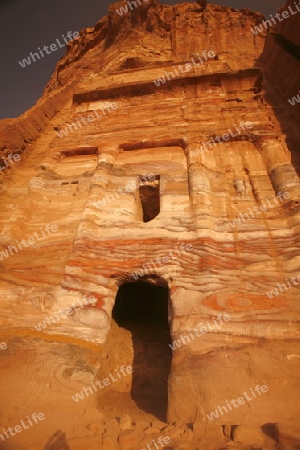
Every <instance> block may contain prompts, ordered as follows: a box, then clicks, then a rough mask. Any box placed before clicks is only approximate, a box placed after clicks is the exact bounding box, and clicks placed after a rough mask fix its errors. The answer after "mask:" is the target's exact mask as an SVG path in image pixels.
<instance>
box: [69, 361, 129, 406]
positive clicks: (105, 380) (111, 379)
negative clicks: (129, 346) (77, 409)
mask: <svg viewBox="0 0 300 450" xmlns="http://www.w3.org/2000/svg"><path fill="white" fill-rule="evenodd" d="M115 372H116V373H114V374H112V373H110V374H109V375H108V376H109V378H108V377H107V378H103V380H101V381H100V380H96V381H95V384H96V385H97V386H98V387H99V388H100V389H104V388H105V386H109V385H110V384H111V382H113V383H115V382H116V381H118V380H121V377H122V376H121V374H122V375H123V377H125V376H126V375H127V374H130V373H132V372H133V368H132V367H131V366H127V367H125V366H122V367H121V368H120V369H119V370H118V369H115ZM120 372H121V373H120ZM114 375H115V376H116V377H117V378H115V377H114ZM102 383H103V384H102ZM91 384H92V387H93V389H94V392H97V387H96V386H95V384H94V383H91ZM93 389H92V388H91V387H84V388H83V390H82V391H80V392H78V393H77V394H75V395H71V397H72V399H73V400H74V402H76V403H77V402H78V401H79V400H83V399H84V396H85V395H86V396H87V397H88V396H89V395H90V394H93Z"/></svg>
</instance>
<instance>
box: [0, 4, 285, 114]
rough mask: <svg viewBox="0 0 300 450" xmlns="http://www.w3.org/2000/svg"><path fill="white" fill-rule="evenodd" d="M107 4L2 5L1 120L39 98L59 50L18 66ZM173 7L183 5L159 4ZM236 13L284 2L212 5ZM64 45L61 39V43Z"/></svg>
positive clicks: (90, 22)
mask: <svg viewBox="0 0 300 450" xmlns="http://www.w3.org/2000/svg"><path fill="white" fill-rule="evenodd" d="M111 3H115V2H113V1H111V0H0V61H1V71H0V100H1V101H0V119H3V118H8V117H17V116H19V115H20V114H22V113H23V112H24V111H26V110H27V109H28V108H30V107H31V106H32V105H33V104H34V103H35V102H36V101H37V99H38V98H39V97H40V96H41V94H42V92H43V90H44V87H45V85H46V84H47V82H48V81H49V79H50V76H51V74H52V72H53V71H54V68H55V65H56V63H57V61H58V60H59V59H60V58H61V57H62V56H63V55H64V54H65V51H66V47H64V48H60V49H59V50H57V51H55V52H51V54H49V55H46V56H45V57H44V58H41V59H40V60H37V61H36V62H34V63H31V65H30V66H26V67H25V68H22V67H21V66H20V65H19V63H18V61H20V60H21V61H22V60H23V59H24V58H26V57H27V56H29V53H30V52H36V51H37V49H38V47H41V48H43V47H44V45H47V46H49V45H50V44H52V43H55V41H56V39H57V38H60V39H62V35H63V34H64V35H66V33H67V32H68V31H72V32H74V31H79V30H81V29H82V28H85V27H92V26H94V24H95V23H96V22H97V21H98V20H99V19H100V18H101V17H103V16H104V15H106V14H107V11H108V5H109V4H111ZM161 3H165V4H169V5H174V4H177V3H183V0H161ZM209 3H214V4H218V5H224V6H232V7H235V8H246V7H247V8H251V9H253V10H256V11H261V12H262V13H264V14H265V15H269V14H273V13H274V12H275V11H276V10H277V9H278V8H279V7H280V6H282V5H283V4H285V0H215V1H209ZM61 42H62V43H63V40H61Z"/></svg>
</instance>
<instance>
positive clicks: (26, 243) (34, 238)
mask: <svg viewBox="0 0 300 450" xmlns="http://www.w3.org/2000/svg"><path fill="white" fill-rule="evenodd" d="M40 230H41V234H42V237H39V235H38V233H37V232H35V233H34V236H31V237H30V238H28V239H27V240H26V239H22V240H21V242H19V241H16V242H15V244H16V245H17V246H18V247H19V250H23V248H24V247H26V248H27V247H29V245H34V244H35V243H36V241H41V240H42V239H45V238H47V237H48V236H50V234H51V232H52V233H56V231H57V230H58V226H57V225H49V224H47V225H46V227H45V231H47V233H48V234H46V233H45V232H44V230H42V228H40ZM16 245H12V246H10V245H9V246H8V247H7V249H8V250H4V251H2V252H0V261H3V259H4V258H9V256H10V255H13V254H14V253H18V252H19V250H18V249H17V247H16Z"/></svg>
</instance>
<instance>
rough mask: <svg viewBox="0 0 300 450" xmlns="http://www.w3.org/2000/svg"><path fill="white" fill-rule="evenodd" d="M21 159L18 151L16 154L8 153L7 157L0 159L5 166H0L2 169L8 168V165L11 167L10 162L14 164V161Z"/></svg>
mask: <svg viewBox="0 0 300 450" xmlns="http://www.w3.org/2000/svg"><path fill="white" fill-rule="evenodd" d="M20 159H21V156H20V155H19V154H18V153H16V154H15V155H13V154H12V153H10V154H9V155H7V158H4V159H1V160H0V163H1V164H2V163H4V165H3V166H2V165H1V166H0V170H4V169H7V167H9V164H11V165H12V164H14V162H16V161H20Z"/></svg>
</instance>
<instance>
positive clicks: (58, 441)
mask: <svg viewBox="0 0 300 450" xmlns="http://www.w3.org/2000/svg"><path fill="white" fill-rule="evenodd" d="M43 450H70V447H69V446H68V443H67V441H66V435H65V433H63V432H62V431H61V430H58V431H56V433H54V434H53V436H51V438H50V439H49V441H48V442H47V444H46V445H45V447H44V448H43Z"/></svg>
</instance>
